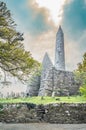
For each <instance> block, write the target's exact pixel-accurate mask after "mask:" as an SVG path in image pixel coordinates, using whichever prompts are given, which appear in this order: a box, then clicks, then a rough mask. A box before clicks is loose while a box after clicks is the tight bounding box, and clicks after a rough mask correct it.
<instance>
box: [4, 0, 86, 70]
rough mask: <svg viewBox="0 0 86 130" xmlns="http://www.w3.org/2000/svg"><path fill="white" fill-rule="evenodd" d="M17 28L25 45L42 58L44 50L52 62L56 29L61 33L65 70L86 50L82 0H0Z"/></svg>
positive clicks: (85, 5) (85, 3)
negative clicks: (63, 41) (61, 31)
mask: <svg viewBox="0 0 86 130" xmlns="http://www.w3.org/2000/svg"><path fill="white" fill-rule="evenodd" d="M2 1H4V2H6V3H7V7H8V9H9V10H10V11H11V13H12V18H13V19H14V21H15V22H16V23H17V29H18V30H20V32H23V33H24V37H25V40H24V45H25V49H27V50H29V51H31V54H32V56H33V57H34V58H35V59H36V60H39V61H42V59H43V56H44V54H45V52H48V54H49V56H50V57H51V59H52V61H53V62H54V53H55V51H54V48H55V40H56V32H57V30H58V26H59V25H61V26H62V29H63V31H64V36H65V57H66V68H67V70H70V71H71V70H74V69H75V68H76V66H77V63H79V62H80V61H81V60H82V55H83V54H84V52H85V51H86V0H2Z"/></svg>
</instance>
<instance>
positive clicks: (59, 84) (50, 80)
mask: <svg viewBox="0 0 86 130" xmlns="http://www.w3.org/2000/svg"><path fill="white" fill-rule="evenodd" d="M78 90H79V83H78V82H77V81H75V78H74V74H73V73H72V72H69V71H66V70H65V52H64V33H63V30H62V28H61V26H60V27H59V29H58V32H57V34H56V47H55V65H53V64H52V61H51V60H50V58H49V56H48V54H47V53H46V54H45V56H44V58H43V62H42V71H41V75H34V76H32V79H31V80H30V82H29V84H28V87H27V93H28V95H30V96H61V95H75V94H77V92H78Z"/></svg>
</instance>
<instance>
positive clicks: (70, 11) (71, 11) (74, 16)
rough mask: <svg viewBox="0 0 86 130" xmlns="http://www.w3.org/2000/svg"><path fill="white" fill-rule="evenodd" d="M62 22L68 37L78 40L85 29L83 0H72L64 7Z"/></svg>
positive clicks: (85, 11) (85, 18)
mask: <svg viewBox="0 0 86 130" xmlns="http://www.w3.org/2000/svg"><path fill="white" fill-rule="evenodd" d="M62 24H63V26H64V30H66V32H67V33H68V37H70V38H71V39H73V40H78V38H79V37H81V35H83V32H84V31H85V30H86V4H85V0H72V1H71V3H70V4H66V5H65V7H64V13H63V20H62Z"/></svg>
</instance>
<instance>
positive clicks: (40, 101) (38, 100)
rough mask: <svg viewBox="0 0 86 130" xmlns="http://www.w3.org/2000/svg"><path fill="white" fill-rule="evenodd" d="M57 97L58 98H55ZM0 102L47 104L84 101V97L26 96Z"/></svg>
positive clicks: (85, 99) (85, 101)
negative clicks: (42, 97)
mask: <svg viewBox="0 0 86 130" xmlns="http://www.w3.org/2000/svg"><path fill="white" fill-rule="evenodd" d="M56 99H58V100H56ZM0 103H34V104H49V103H86V97H83V96H73V97H69V98H68V97H55V98H53V97H44V99H41V97H28V98H18V99H0Z"/></svg>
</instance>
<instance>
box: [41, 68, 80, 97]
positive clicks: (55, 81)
mask: <svg viewBox="0 0 86 130" xmlns="http://www.w3.org/2000/svg"><path fill="white" fill-rule="evenodd" d="M43 85H44V88H43V89H42V91H43V92H42V93H43V94H44V95H43V96H45V94H46V96H52V94H54V95H53V96H64V95H65V96H68V95H76V94H77V93H78V90H79V86H80V85H79V83H77V82H76V81H75V79H74V74H73V73H72V72H68V71H61V70H56V69H55V68H54V67H53V68H52V69H50V71H49V72H48V73H47V78H46V80H44V81H43Z"/></svg>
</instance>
